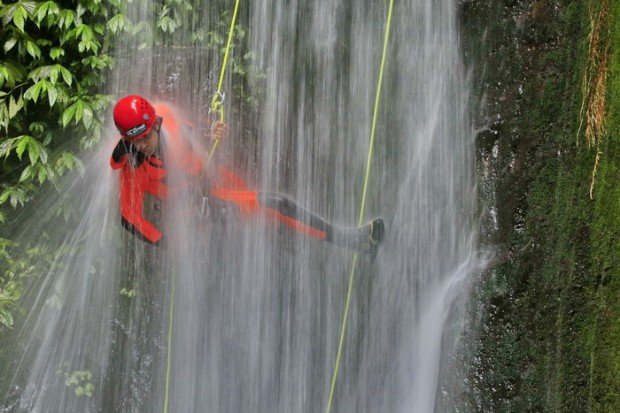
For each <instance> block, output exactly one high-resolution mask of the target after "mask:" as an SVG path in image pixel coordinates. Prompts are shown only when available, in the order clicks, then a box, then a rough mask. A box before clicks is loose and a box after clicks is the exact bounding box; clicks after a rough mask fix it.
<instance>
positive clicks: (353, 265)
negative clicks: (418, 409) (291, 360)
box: [325, 0, 394, 413]
mask: <svg viewBox="0 0 620 413" xmlns="http://www.w3.org/2000/svg"><path fill="white" fill-rule="evenodd" d="M393 8H394V0H390V4H389V7H388V15H387V22H386V25H385V35H384V38H383V53H382V55H381V66H380V68H379V79H378V80H377V92H376V94H375V105H374V110H373V115H372V126H371V128H370V143H369V146H368V158H367V159H366V174H365V176H364V189H363V191H362V202H361V207H360V214H359V219H358V221H357V226H361V225H362V220H363V219H364V209H365V206H366V194H367V193H368V181H369V179H370V165H371V163H372V156H373V148H374V142H375V131H376V129H377V118H378V115H379V104H380V101H381V86H382V84H383V72H384V68H385V60H386V56H387V48H388V42H389V37H390V27H391V25H392V9H393ZM356 266H357V253H354V254H353V260H352V262H351V270H350V273H349V287H348V290H347V298H346V301H345V305H344V313H343V315H342V326H341V327H340V339H339V341H338V352H337V353H336V362H335V363H334V372H333V374H332V379H331V385H330V389H329V399H328V400H327V407H326V408H325V412H326V413H330V411H331V408H332V403H333V399H334V390H335V389H336V380H337V378H338V371H339V370H340V359H341V357H342V350H343V348H344V338H345V333H346V329H347V323H348V319H349V305H350V303H351V293H352V291H353V281H354V279H355V269H356Z"/></svg>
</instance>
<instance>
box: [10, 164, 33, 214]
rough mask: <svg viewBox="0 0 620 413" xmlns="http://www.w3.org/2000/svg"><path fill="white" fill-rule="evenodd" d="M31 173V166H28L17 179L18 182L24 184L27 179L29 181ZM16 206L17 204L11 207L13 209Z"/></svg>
mask: <svg viewBox="0 0 620 413" xmlns="http://www.w3.org/2000/svg"><path fill="white" fill-rule="evenodd" d="M32 172H33V168H32V165H28V166H27V167H25V168H24V170H23V171H22V175H21V176H20V177H19V182H24V181H25V180H27V179H31V177H32V176H31V175H32ZM16 205H17V203H16V204H15V205H13V208H15V206H16Z"/></svg>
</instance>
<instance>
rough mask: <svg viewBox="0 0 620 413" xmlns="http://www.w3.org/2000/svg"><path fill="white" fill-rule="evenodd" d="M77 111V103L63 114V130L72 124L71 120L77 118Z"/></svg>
mask: <svg viewBox="0 0 620 413" xmlns="http://www.w3.org/2000/svg"><path fill="white" fill-rule="evenodd" d="M76 110H77V106H76V104H75V103H74V104H73V105H71V106H69V107H68V108H67V109H65V111H64V112H63V114H62V127H63V128H66V127H67V125H68V124H69V122H71V119H72V118H74V117H75V111H76Z"/></svg>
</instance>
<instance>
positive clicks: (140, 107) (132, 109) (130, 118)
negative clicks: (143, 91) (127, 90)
mask: <svg viewBox="0 0 620 413" xmlns="http://www.w3.org/2000/svg"><path fill="white" fill-rule="evenodd" d="M155 119H156V115H155V108H154V107H153V105H151V104H150V103H149V102H148V100H146V99H144V98H143V97H142V96H138V95H129V96H125V97H124V98H122V99H121V100H119V101H118V102H117V103H116V106H114V124H115V125H116V127H117V128H118V131H119V132H120V133H121V135H122V136H123V138H124V139H127V140H130V141H131V140H136V139H140V138H142V137H144V136H146V134H147V133H149V131H150V130H151V128H152V127H153V125H154V124H155Z"/></svg>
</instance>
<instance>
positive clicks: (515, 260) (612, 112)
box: [460, 0, 620, 412]
mask: <svg viewBox="0 0 620 413" xmlns="http://www.w3.org/2000/svg"><path fill="white" fill-rule="evenodd" d="M460 4H461V10H462V22H463V28H464V32H465V36H464V37H465V39H464V42H465V50H466V60H467V62H468V64H469V65H470V67H471V68H472V70H473V77H474V84H475V86H476V98H477V99H476V101H477V108H476V113H475V114H476V117H477V123H478V126H479V127H480V132H479V133H478V136H477V142H478V165H479V168H478V169H479V174H480V179H481V182H482V184H481V185H480V193H481V198H482V206H481V214H482V219H481V228H482V237H481V241H482V243H483V246H484V247H486V248H489V249H492V250H493V251H494V261H493V263H492V269H491V270H489V271H488V272H487V273H486V274H485V275H484V276H483V277H482V280H481V282H480V284H479V285H480V286H479V289H478V291H477V294H476V299H477V300H479V303H482V304H478V305H482V307H478V308H477V309H476V310H474V311H473V313H475V314H478V315H479V317H477V320H478V321H477V324H478V328H476V343H477V344H476V348H475V350H474V355H473V356H472V357H471V360H472V363H473V365H472V366H470V367H471V370H470V385H469V386H468V388H469V390H468V392H467V394H466V396H465V398H464V400H463V409H464V410H465V411H485V412H526V411H527V412H529V411H541V412H543V411H544V412H547V411H565V412H586V411H601V412H602V411H605V412H618V411H620V355H619V352H620V307H619V304H618V302H619V301H620V287H619V283H620V281H619V278H620V264H619V263H618V259H619V257H618V254H619V252H620V241H619V240H620V188H619V184H618V182H620V175H619V165H620V153H619V151H618V146H619V142H620V128H619V120H618V119H617V114H618V113H619V111H618V109H620V99H618V95H619V94H620V90H619V88H620V81H619V77H620V73H619V69H620V64H618V60H619V58H618V49H619V48H620V35H619V34H620V29H618V25H619V23H618V21H620V13H619V12H620V1H618V0H593V3H592V4H590V1H589V0H462V1H461V2H460ZM601 7H604V8H605V10H604V11H605V13H603V14H600V13H599V14H597V13H596V12H597V11H598V10H599V9H600V8H601ZM591 16H595V17H597V18H600V19H601V20H600V22H602V23H601V24H600V25H599V26H597V27H598V28H599V32H600V33H599V34H600V36H599V38H598V39H599V40H598V43H597V44H596V45H595V46H596V47H595V49H596V50H598V51H599V52H600V53H599V54H598V55H596V56H594V57H593V55H592V53H591V48H590V46H589V39H590V32H591V30H592V27H594V24H593V23H592V20H591ZM605 69H606V70H607V71H606V72H601V73H602V77H601V79H603V81H604V82H603V86H606V92H605V93H603V94H602V96H603V97H604V98H605V103H604V105H603V107H604V109H605V110H604V121H605V123H604V124H605V130H604V132H603V133H601V135H600V136H599V141H598V142H599V143H598V146H597V145H593V146H588V145H587V143H586V139H585V134H584V131H585V125H586V123H584V122H585V121H584V118H585V117H586V116H585V115H584V113H586V112H585V111H584V109H583V108H582V107H583V105H584V103H583V102H585V106H586V107H587V106H588V104H589V103H588V102H589V101H588V99H585V98H586V97H587V96H588V94H589V93H591V92H589V91H590V90H592V88H590V87H588V88H584V83H583V79H584V74H585V73H590V75H588V76H589V77H587V78H586V79H587V80H588V82H586V85H590V84H592V83H593V82H594V80H592V79H595V78H596V76H595V75H596V73H598V72H600V71H602V70H605ZM584 99H585V100H584ZM597 151H598V152H599V160H598V164H597V172H596V181H595V185H594V190H593V192H592V195H593V196H592V199H591V197H590V187H591V183H592V172H593V168H594V165H595V162H597V161H596V153H597Z"/></svg>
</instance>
